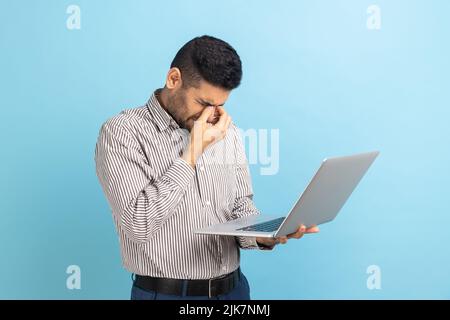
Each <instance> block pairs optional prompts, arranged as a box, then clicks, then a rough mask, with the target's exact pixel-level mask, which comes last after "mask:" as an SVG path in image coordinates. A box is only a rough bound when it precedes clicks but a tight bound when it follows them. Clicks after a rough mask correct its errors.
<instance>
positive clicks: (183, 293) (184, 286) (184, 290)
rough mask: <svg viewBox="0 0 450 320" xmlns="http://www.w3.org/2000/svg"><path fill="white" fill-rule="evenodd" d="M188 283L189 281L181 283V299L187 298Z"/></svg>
mask: <svg viewBox="0 0 450 320" xmlns="http://www.w3.org/2000/svg"><path fill="white" fill-rule="evenodd" d="M188 281H189V280H183V283H182V286H181V296H183V297H185V296H187V287H188Z"/></svg>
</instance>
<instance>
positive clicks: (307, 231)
mask: <svg viewBox="0 0 450 320" xmlns="http://www.w3.org/2000/svg"><path fill="white" fill-rule="evenodd" d="M317 232H319V227H318V226H312V227H309V228H307V229H306V231H305V233H317Z"/></svg>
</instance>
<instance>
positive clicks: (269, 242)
mask: <svg viewBox="0 0 450 320" xmlns="http://www.w3.org/2000/svg"><path fill="white" fill-rule="evenodd" d="M318 232H319V227H317V226H312V227H309V228H306V227H305V226H304V225H301V226H300V227H299V228H298V230H297V231H296V232H293V233H291V234H288V235H286V236H283V237H278V238H261V237H256V242H257V243H259V244H261V245H263V246H267V247H273V246H275V245H276V244H279V243H281V244H285V243H287V241H288V240H289V239H291V238H294V239H300V238H302V237H303V235H304V234H306V233H318Z"/></svg>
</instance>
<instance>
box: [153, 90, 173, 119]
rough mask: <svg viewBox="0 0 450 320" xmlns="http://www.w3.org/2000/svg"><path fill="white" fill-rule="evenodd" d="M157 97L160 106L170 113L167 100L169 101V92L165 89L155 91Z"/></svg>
mask: <svg viewBox="0 0 450 320" xmlns="http://www.w3.org/2000/svg"><path fill="white" fill-rule="evenodd" d="M155 96H156V99H158V102H159V104H160V105H161V107H162V108H163V109H164V110H166V112H168V113H169V111H168V110H167V100H168V97H167V90H166V89H165V88H160V89H157V90H156V91H155ZM169 114H170V113H169Z"/></svg>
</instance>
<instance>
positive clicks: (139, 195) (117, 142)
mask: <svg viewBox="0 0 450 320" xmlns="http://www.w3.org/2000/svg"><path fill="white" fill-rule="evenodd" d="M157 92H158V90H157V91H155V93H153V94H152V96H151V97H150V99H149V100H148V102H147V103H146V105H144V106H142V107H138V108H133V109H126V110H124V111H122V112H121V113H120V114H118V115H116V116H114V117H113V118H111V119H109V120H107V121H106V122H105V123H104V124H103V125H102V127H101V129H100V133H99V137H98V141H97V145H96V148H95V162H96V173H97V176H98V178H99V181H100V184H101V186H102V188H103V192H104V193H105V195H106V198H107V200H108V203H109V206H110V208H111V211H112V216H113V221H114V224H115V226H116V229H117V233H118V236H119V239H120V247H121V254H122V264H123V265H124V267H125V268H126V269H127V270H128V271H130V272H132V273H136V274H140V275H149V276H154V277H165V278H176V279H209V278H214V277H218V276H221V275H224V274H227V273H230V272H233V271H234V270H236V269H237V268H238V267H239V258H240V252H239V248H242V249H265V248H264V247H259V246H258V244H257V243H256V238H255V237H230V236H217V235H198V234H194V232H193V231H194V230H195V229H197V228H201V227H206V226H209V225H212V224H216V223H221V222H226V221H228V220H232V219H236V218H240V217H243V216H247V215H253V214H259V212H258V210H257V208H256V207H255V205H254V203H253V201H252V197H253V191H252V185H251V177H250V173H249V168H248V163H247V159H246V156H245V151H244V146H243V142H242V137H241V135H240V132H239V130H238V129H237V127H236V126H235V125H234V124H233V123H231V124H230V127H229V128H228V130H227V134H226V136H225V138H224V139H222V140H220V141H218V142H216V143H214V144H212V145H210V146H208V147H207V148H206V150H205V151H204V153H203V154H202V155H201V156H200V157H199V158H198V160H197V163H196V166H195V169H194V168H193V167H192V166H190V165H189V164H188V163H187V162H186V161H185V160H184V159H182V158H181V155H182V154H183V150H184V149H185V146H186V144H187V141H188V132H187V130H184V129H181V128H180V127H179V126H178V124H177V123H176V122H175V120H174V119H173V118H172V117H171V116H170V115H169V114H168V113H167V112H166V110H165V109H164V108H162V106H161V105H160V103H159V101H158V98H157V96H156V94H157Z"/></svg>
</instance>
